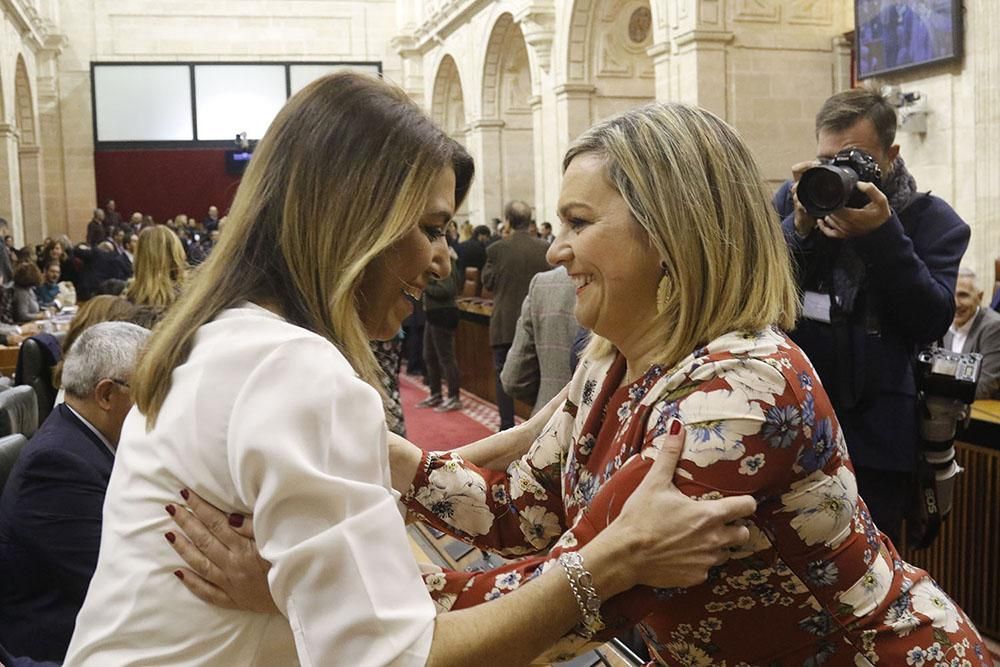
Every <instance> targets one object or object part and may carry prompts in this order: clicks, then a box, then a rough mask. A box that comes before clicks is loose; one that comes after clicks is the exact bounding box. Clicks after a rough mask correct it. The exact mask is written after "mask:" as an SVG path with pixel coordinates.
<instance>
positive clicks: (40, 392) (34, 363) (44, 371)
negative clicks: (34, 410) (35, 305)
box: [14, 334, 59, 423]
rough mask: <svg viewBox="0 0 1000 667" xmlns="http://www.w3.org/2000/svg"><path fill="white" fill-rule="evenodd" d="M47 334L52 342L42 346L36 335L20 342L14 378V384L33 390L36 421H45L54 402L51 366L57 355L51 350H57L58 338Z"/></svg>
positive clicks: (56, 359) (54, 392)
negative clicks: (36, 402)
mask: <svg viewBox="0 0 1000 667" xmlns="http://www.w3.org/2000/svg"><path fill="white" fill-rule="evenodd" d="M45 335H48V336H49V337H50V339H51V341H52V343H53V344H54V347H52V346H43V344H42V341H40V340H39V339H38V338H39V337H38V336H32V337H31V338H29V339H27V340H26V341H24V342H23V343H22V344H21V352H20V353H19V354H18V359H17V373H16V377H15V379H14V381H15V384H16V385H18V386H20V385H27V386H29V387H31V388H32V389H34V390H35V397H36V400H37V401H38V421H39V423H41V422H43V421H45V418H46V417H48V416H49V413H50V412H52V406H53V405H55V402H56V393H57V391H56V388H55V387H54V386H53V385H52V368H53V366H54V365H55V364H56V363H57V362H58V361H59V357H58V356H55V355H54V353H53V352H52V350H53V349H55V350H58V349H59V344H58V340H57V339H56V338H55V337H54V336H51V334H45Z"/></svg>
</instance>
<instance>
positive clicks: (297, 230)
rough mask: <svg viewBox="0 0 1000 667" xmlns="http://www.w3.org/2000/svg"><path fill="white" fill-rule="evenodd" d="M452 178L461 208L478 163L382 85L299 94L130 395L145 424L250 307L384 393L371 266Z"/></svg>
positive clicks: (367, 80) (269, 136)
mask: <svg viewBox="0 0 1000 667" xmlns="http://www.w3.org/2000/svg"><path fill="white" fill-rule="evenodd" d="M446 167H451V168H452V169H454V171H455V177H456V178H455V180H456V188H455V202H456V206H457V205H458V204H459V203H460V202H461V201H462V200H463V199H464V198H465V195H466V193H467V192H468V187H469V184H470V182H471V179H472V173H473V167H472V159H471V158H470V157H469V156H468V154H467V153H466V152H465V150H464V149H463V148H462V147H461V146H460V145H459V144H457V143H456V142H455V141H454V140H453V139H450V138H449V137H448V136H447V135H445V134H444V133H443V132H442V131H441V130H440V129H439V128H438V127H437V126H436V125H434V123H433V122H431V120H430V119H429V118H428V117H427V116H426V115H425V114H424V113H423V112H422V111H420V109H419V107H417V106H416V104H414V103H413V102H412V101H411V100H410V99H409V98H408V97H407V96H406V94H405V93H404V92H403V91H401V90H400V89H398V88H396V87H394V86H392V85H390V84H387V83H385V82H384V81H381V80H379V79H376V78H373V77H369V76H364V75H360V74H357V73H350V72H340V73H337V74H333V75H330V76H327V77H324V78H322V79H319V80H317V81H314V82H313V83H311V84H310V85H308V86H306V87H305V88H303V89H302V90H301V91H299V92H298V93H296V94H295V95H294V96H293V97H292V98H291V99H290V100H289V101H288V103H287V104H286V105H285V106H284V108H283V109H282V110H281V111H280V112H279V113H278V115H277V116H276V117H275V119H274V121H273V122H272V123H271V126H270V128H269V129H268V131H267V133H266V134H265V136H264V138H263V139H262V140H261V141H260V143H259V144H258V145H257V148H256V150H255V151H254V155H253V159H252V160H251V161H250V164H249V166H248V167H247V171H246V173H245V174H244V176H243V179H242V182H241V183H240V186H239V189H238V191H237V193H236V197H235V200H234V201H233V204H232V208H231V210H230V212H229V216H228V221H227V223H226V233H225V234H223V235H222V237H221V238H220V240H219V243H218V245H216V246H215V248H214V249H213V251H212V254H211V256H210V257H209V259H208V260H207V261H206V262H205V263H204V264H202V265H201V266H200V267H199V268H198V270H197V271H196V272H195V274H194V275H193V276H192V279H191V281H190V282H189V285H188V288H187V289H186V291H185V292H184V294H183V295H182V296H181V297H180V299H179V300H178V301H177V303H176V304H175V305H174V306H173V308H171V310H170V311H169V312H168V314H167V316H166V318H165V319H164V320H163V321H162V322H161V323H160V325H159V326H158V328H157V330H156V332H155V333H154V334H153V337H152V339H151V341H150V344H149V346H148V347H147V350H146V353H145V354H144V355H143V357H142V360H141V361H140V364H139V368H138V369H137V371H136V374H135V376H134V377H133V382H132V392H133V396H134V397H135V402H136V405H137V406H138V407H139V409H140V410H141V411H142V413H143V414H144V415H145V416H146V418H147V425H148V426H149V427H150V428H151V427H152V426H153V425H154V424H155V421H156V417H157V415H158V414H159V410H160V407H161V406H162V405H163V401H164V399H165V398H166V396H167V393H168V392H169V390H170V383H171V380H170V378H171V373H172V371H173V370H174V369H175V368H177V367H178V366H179V365H181V364H182V363H184V361H185V360H186V359H187V356H188V354H189V353H190V350H191V346H192V341H193V338H194V335H195V332H196V331H197V330H198V328H199V327H201V326H202V325H203V324H205V323H206V322H209V321H211V320H212V319H214V318H215V317H216V315H218V314H219V312H220V311H222V310H224V309H226V308H230V307H233V306H236V305H239V304H240V303H243V302H245V301H248V300H249V301H255V302H258V303H262V304H265V305H268V306H271V307H277V308H280V309H281V314H282V315H283V316H284V317H285V318H286V319H287V320H288V321H290V322H292V323H293V324H296V325H298V326H301V327H304V328H306V329H309V330H311V331H314V332H316V333H317V334H319V335H321V336H323V337H324V338H326V339H327V340H329V341H331V342H332V343H333V344H334V345H336V346H337V347H338V348H339V349H340V351H341V352H342V353H343V354H344V356H345V357H346V358H347V360H348V361H349V362H350V363H351V364H352V366H353V367H354V369H355V371H356V372H357V373H358V374H359V375H360V376H361V377H362V378H363V379H364V380H365V381H367V382H368V383H369V384H371V385H372V386H373V387H375V388H376V390H378V391H380V392H381V391H382V390H381V383H380V371H379V367H378V364H377V362H376V360H375V357H374V355H373V354H372V351H371V349H370V347H369V344H368V335H367V332H366V331H365V328H364V325H363V324H362V319H361V316H360V314H359V312H358V303H359V302H358V296H359V295H358V286H359V283H360V282H361V278H362V276H363V274H364V272H365V269H366V268H367V267H368V265H369V263H370V262H371V261H372V260H373V259H374V258H375V257H377V256H378V255H379V254H380V253H382V252H383V251H385V250H386V249H387V248H389V247H390V246H391V245H392V244H393V243H395V242H396V241H397V240H399V239H400V238H402V237H403V236H404V235H405V234H406V233H408V232H409V231H410V229H411V228H412V227H413V226H414V225H415V224H416V223H417V221H418V220H419V219H420V217H421V216H422V215H423V212H424V208H425V207H426V205H427V201H428V198H429V196H430V193H431V190H432V185H433V183H434V181H435V179H436V178H437V177H438V175H439V173H440V171H441V170H442V169H444V168H446Z"/></svg>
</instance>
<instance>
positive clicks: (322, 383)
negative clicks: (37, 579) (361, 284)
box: [65, 304, 434, 667]
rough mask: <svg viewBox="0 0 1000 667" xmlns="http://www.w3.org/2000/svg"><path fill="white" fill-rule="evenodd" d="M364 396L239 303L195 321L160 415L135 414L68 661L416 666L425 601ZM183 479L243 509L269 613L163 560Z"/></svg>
mask: <svg viewBox="0 0 1000 667" xmlns="http://www.w3.org/2000/svg"><path fill="white" fill-rule="evenodd" d="M389 480H390V477H389V465H388V450H387V447H386V427H385V419H384V417H383V412H382V405H381V401H380V399H379V396H378V394H377V392H376V391H375V390H374V389H372V388H371V387H370V386H369V385H368V384H366V383H364V382H363V381H362V380H360V379H359V378H358V377H357V375H356V374H355V373H354V371H353V369H352V368H351V366H350V365H349V364H348V362H347V360H346V359H345V358H344V357H343V355H341V354H340V352H339V351H338V350H337V348H336V347H335V346H333V345H332V344H330V343H329V342H328V341H326V340H325V339H323V338H322V337H320V336H318V335H316V334H314V333H312V332H310V331H307V330H305V329H302V328H300V327H297V326H294V325H292V324H290V323H288V322H286V321H284V320H283V319H281V318H280V317H278V316H277V315H274V314H273V313H271V312H269V311H267V310H264V309H262V308H260V307H257V306H255V305H252V304H247V305H245V306H243V307H240V308H233V309H230V310H227V311H225V312H223V313H222V314H220V315H219V317H218V318H217V319H215V320H214V321H213V322H210V323H208V324H206V325H205V326H203V327H202V328H201V329H200V330H199V331H198V332H197V334H196V336H195V338H194V347H193V349H192V351H191V355H190V357H189V359H188V360H187V362H185V363H184V364H183V365H181V366H179V367H178V368H177V369H175V370H174V372H173V375H172V386H171V389H170V393H169V395H168V396H167V399H166V400H165V401H164V403H163V407H162V409H161V410H160V415H159V418H158V419H157V422H156V427H155V428H153V429H152V430H151V431H149V432H147V431H146V419H145V418H144V417H143V416H142V415H141V414H140V413H139V412H138V410H137V409H133V410H132V412H131V413H130V414H129V416H128V418H127V419H126V420H125V424H124V427H123V429H122V436H121V442H120V445H119V447H118V456H117V459H116V461H115V467H114V472H113V474H112V475H111V482H110V485H109V487H108V493H107V499H106V501H105V505H104V528H103V533H102V536H101V553H100V558H99V560H98V564H97V571H96V573H95V575H94V579H93V581H92V582H91V585H90V590H89V591H88V593H87V598H86V601H85V602H84V605H83V609H82V611H81V612H80V615H79V616H78V618H77V626H76V632H75V634H74V635H73V640H72V642H71V644H70V647H69V652H68V654H67V657H66V662H65V664H66V665H67V666H71V667H75V666H77V665H81V666H86V667H109V666H113V667H125V666H127V665H143V666H144V667H149V666H152V665H171V666H181V665H226V666H230V665H232V666H236V665H239V666H241V667H243V666H254V665H260V666H265V665H266V666H267V667H275V666H284V665H295V664H302V665H309V666H311V665H315V666H317V667H330V666H333V665H350V666H352V667H356V666H364V665H407V666H408V665H423V664H424V663H425V662H426V659H427V655H428V653H429V651H430V644H431V639H432V636H433V630H434V605H433V603H432V602H431V599H430V597H429V596H428V594H427V591H426V589H425V588H424V585H423V583H422V581H421V579H420V572H419V569H418V566H417V564H416V562H415V561H414V559H413V555H412V552H411V551H410V548H409V543H408V540H407V537H406V533H405V531H404V525H403V519H402V516H401V510H400V506H399V505H398V494H396V493H395V492H394V491H392V489H391V487H390V481H389ZM185 487H186V488H190V489H192V490H193V491H195V492H197V493H198V494H200V495H201V496H202V497H204V498H205V499H207V500H208V501H209V502H211V503H212V504H214V505H216V506H217V507H219V508H221V509H222V510H224V511H226V512H238V513H241V514H253V515H254V530H255V531H256V536H257V542H258V546H259V549H260V552H261V554H262V556H263V557H264V558H266V559H267V560H269V561H270V562H271V563H272V568H271V572H270V576H269V584H270V588H271V594H272V596H273V597H274V601H275V603H276V604H277V606H278V608H279V609H280V610H281V615H269V614H256V613H251V612H243V611H234V610H229V609H221V608H217V607H213V606H210V605H208V604H206V603H204V602H202V601H200V600H199V599H197V598H196V597H194V596H193V595H192V594H191V593H189V592H188V591H187V589H186V588H184V586H183V585H182V584H181V583H180V582H179V581H177V579H176V578H175V577H174V575H173V572H174V570H177V569H178V568H180V567H183V566H184V563H183V562H182V561H181V559H180V558H179V557H178V556H177V555H176V554H175V553H174V551H173V549H171V548H170V545H168V544H167V542H166V541H165V540H164V537H163V535H164V533H166V532H167V531H170V530H176V527H175V526H174V524H173V523H172V522H171V521H170V519H169V516H168V515H167V513H166V511H165V510H164V505H166V504H168V503H175V504H176V503H181V502H182V501H181V498H180V496H179V495H178V492H179V491H180V490H181V489H182V488H185Z"/></svg>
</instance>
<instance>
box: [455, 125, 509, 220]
mask: <svg viewBox="0 0 1000 667" xmlns="http://www.w3.org/2000/svg"><path fill="white" fill-rule="evenodd" d="M503 126H504V122H503V121H502V120H500V119H499V118H479V119H477V120H474V121H472V122H471V123H470V124H469V131H468V133H466V135H465V136H466V139H467V144H466V145H467V147H468V150H469V153H470V154H471V155H472V158H473V159H474V160H475V161H476V178H475V180H474V181H473V182H472V190H471V191H470V192H469V219H470V220H472V224H473V225H485V224H488V223H489V221H490V219H491V218H499V217H502V215H503V150H502V148H503V146H502V145H501V143H500V141H501V132H502V131H503Z"/></svg>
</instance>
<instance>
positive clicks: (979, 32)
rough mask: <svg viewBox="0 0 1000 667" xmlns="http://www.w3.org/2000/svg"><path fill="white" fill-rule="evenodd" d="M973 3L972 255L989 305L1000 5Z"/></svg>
mask: <svg viewBox="0 0 1000 667" xmlns="http://www.w3.org/2000/svg"><path fill="white" fill-rule="evenodd" d="M969 4H970V5H971V6H970V7H969V8H968V13H969V17H976V18H975V24H976V27H975V28H974V30H975V33H976V34H975V39H969V41H968V46H967V47H966V48H967V49H969V50H970V51H971V53H968V54H967V56H966V57H967V59H968V60H967V61H966V62H967V63H968V64H967V65H966V66H967V67H968V66H969V65H971V69H972V75H973V77H974V81H975V83H974V88H973V90H974V93H973V94H974V105H975V121H974V122H975V126H974V130H973V132H974V136H975V155H976V161H975V163H976V167H975V174H976V175H975V179H976V184H975V193H976V195H975V219H974V220H969V221H968V222H969V223H970V224H972V226H973V230H972V244H971V247H970V248H969V251H970V252H969V253H968V255H969V256H970V259H972V260H973V262H974V267H975V268H974V270H975V271H976V272H977V273H978V274H979V276H980V280H979V284H980V287H982V288H983V289H984V290H985V292H986V300H987V301H988V300H989V298H990V296H991V294H992V289H993V274H994V260H995V259H996V257H997V256H998V255H1000V46H998V41H997V40H1000V7H998V6H997V3H996V2H995V0H972V2H971V3H969ZM969 22H970V23H971V22H972V20H971V18H970V21H969ZM971 29H972V28H971V26H970V30H971ZM956 150H959V149H958V147H956Z"/></svg>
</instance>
